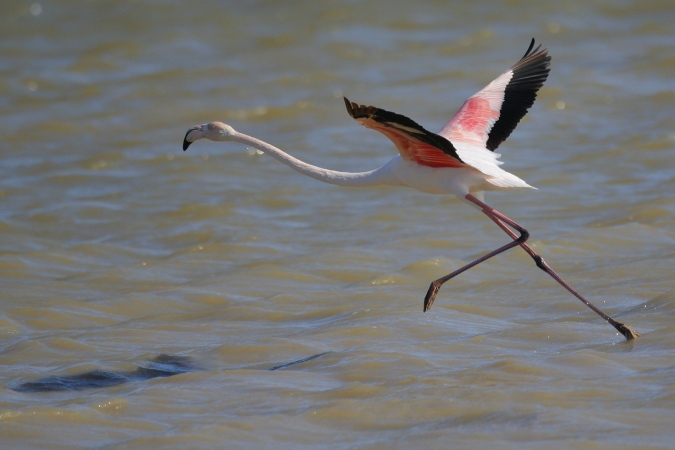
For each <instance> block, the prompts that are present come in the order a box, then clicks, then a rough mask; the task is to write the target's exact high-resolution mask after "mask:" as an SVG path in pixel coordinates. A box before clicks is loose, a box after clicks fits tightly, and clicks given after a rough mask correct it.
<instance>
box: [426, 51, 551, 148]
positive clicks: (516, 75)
mask: <svg viewBox="0 0 675 450" xmlns="http://www.w3.org/2000/svg"><path fill="white" fill-rule="evenodd" d="M533 47H534V39H532V42H531V43H530V47H529V48H528V49H527V52H525V55H524V56H523V57H522V58H521V59H520V61H518V62H517V63H516V64H515V65H514V66H513V67H511V68H510V69H509V70H507V71H506V72H504V73H503V74H501V75H500V76H499V77H497V78H496V79H495V80H494V81H493V82H492V83H490V84H488V85H487V86H486V87H485V88H484V89H483V90H481V91H480V92H478V93H476V94H475V95H473V96H471V97H470V98H469V99H468V100H467V101H466V102H464V105H462V107H461V108H460V109H459V111H457V114H455V115H454V117H453V118H452V119H450V122H448V123H447V125H445V126H444V127H443V129H442V130H441V131H440V133H438V134H439V135H440V136H443V137H445V138H447V139H448V140H450V141H451V142H454V143H457V144H459V143H465V144H469V145H479V146H480V147H483V148H487V149H488V150H495V149H496V148H497V147H498V146H499V144H501V143H502V142H503V141H504V140H505V139H506V138H507V137H509V135H510V134H511V132H512V131H513V130H514V128H516V125H518V122H520V119H522V118H523V116H524V115H525V114H526V113H527V110H528V109H529V108H530V107H531V106H532V104H533V103H534V100H535V99H536V98H537V91H538V90H539V88H541V86H542V85H543V84H544V82H545V81H546V78H547V77H548V73H549V71H550V66H551V57H550V56H549V55H548V51H547V50H546V49H544V50H539V48H540V47H541V46H539V47H537V48H536V49H534V51H532V48H533Z"/></svg>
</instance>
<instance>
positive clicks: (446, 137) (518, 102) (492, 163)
mask: <svg viewBox="0 0 675 450" xmlns="http://www.w3.org/2000/svg"><path fill="white" fill-rule="evenodd" d="M534 43H535V40H534V39H532V41H531V42H530V46H529V47H528V49H527V51H526V52H525V55H524V56H523V57H522V58H521V59H520V60H519V61H518V62H517V63H516V64H515V65H514V66H513V67H511V68H510V69H509V70H507V71H506V72H504V73H502V74H501V75H500V76H498V77H497V78H496V79H495V80H494V81H492V82H491V83H490V84H488V85H487V86H486V87H485V88H484V89H482V90H481V91H479V92H478V93H476V94H475V95H473V96H471V97H470V98H469V99H468V100H467V101H466V102H464V104H463V105H462V107H461V108H460V109H459V111H457V113H456V114H455V115H454V116H453V117H452V119H450V121H449V122H448V123H447V124H446V125H445V126H444V127H443V128H442V129H441V131H440V132H439V133H438V134H435V133H431V132H429V131H427V130H426V129H424V128H423V127H422V126H420V125H419V124H418V123H416V122H414V121H413V120H411V119H409V118H408V117H405V116H403V115H400V114H396V113H393V112H390V111H386V110H384V109H380V108H376V107H374V106H365V105H359V104H357V103H353V102H350V101H349V100H348V99H347V98H346V97H345V98H344V102H345V106H346V107H347V112H348V113H349V115H350V116H351V117H352V118H354V119H355V120H356V121H357V122H358V123H360V124H361V125H363V126H365V127H367V128H370V129H373V130H377V131H379V132H380V133H382V134H384V135H385V136H386V137H388V138H389V139H390V140H391V141H392V142H393V143H394V145H395V146H396V148H397V149H398V152H399V154H398V155H397V156H395V157H394V158H392V159H391V160H390V161H389V162H387V163H386V164H385V165H383V166H382V167H379V168H377V169H374V170H370V171H367V172H357V173H351V172H339V171H335V170H329V169H325V168H322V167H317V166H314V165H311V164H308V163H306V162H304V161H301V160H299V159H297V158H294V157H293V156H291V155H289V154H287V153H285V152H283V151H282V150H280V149H278V148H276V147H274V146H273V145H270V144H268V143H266V142H264V141H261V140H259V139H257V138H255V137H252V136H248V135H246V134H242V133H239V132H237V131H235V130H234V128H232V127H231V126H229V125H227V124H224V123H222V122H211V123H208V124H203V125H197V126H194V127H192V128H190V129H189V130H188V131H187V133H186V134H185V137H184V139H183V150H187V148H188V147H189V146H190V144H192V143H193V142H195V141H196V140H198V139H202V138H205V139H209V140H212V141H235V142H239V143H242V144H244V145H247V146H250V147H254V148H256V149H258V150H260V151H262V152H264V153H266V154H268V155H270V156H271V157H273V158H275V159H276V160H278V161H280V162H281V163H283V164H286V165H287V166H289V167H291V168H292V169H294V170H296V171H297V172H300V173H301V174H303V175H307V176H309V177H312V178H314V179H316V180H319V181H322V182H325V183H330V184H334V185H338V186H351V187H363V186H377V185H390V186H405V187H409V188H413V189H417V190H418V191H421V192H425V193H430V194H453V195H455V196H457V197H458V198H459V199H461V200H463V201H464V202H466V203H468V204H469V205H471V206H473V207H476V208H478V209H479V210H480V211H482V212H483V214H485V215H486V216H487V217H488V218H489V219H490V220H492V221H493V222H494V223H495V224H496V225H497V226H498V227H499V228H501V229H502V230H503V231H504V232H505V233H506V234H507V235H508V236H509V237H510V238H511V240H510V241H509V242H508V243H507V244H506V245H503V246H502V247H499V248H498V249H496V250H493V251H491V252H489V253H487V254H486V255H484V256H481V257H480V258H478V259H476V260H475V261H473V262H471V263H469V264H467V265H465V266H463V267H461V268H459V269H457V270H455V271H454V272H452V273H450V274H448V275H446V276H444V277H441V278H439V279H437V280H435V281H433V282H432V283H431V285H430V286H429V290H428V291H427V294H426V296H425V298H424V306H423V311H424V312H426V311H427V310H429V308H430V307H431V305H432V304H433V303H434V300H435V299H436V295H437V293H438V290H439V289H440V288H441V286H442V285H443V284H444V283H446V282H447V281H448V280H450V279H452V278H454V277H456V276H457V275H459V274H460V273H462V272H464V271H466V270H468V269H470V268H472V267H474V266H476V265H477V264H480V263H482V262H483V261H486V260H488V259H490V258H492V257H493V256H496V255H498V254H500V253H503V252H505V251H507V250H509V249H511V248H513V247H517V246H520V247H521V248H522V249H523V250H524V251H525V252H527V254H528V255H530V256H531V257H532V259H533V260H534V262H535V264H536V266H537V267H539V268H540V269H541V270H543V271H544V272H546V273H547V274H549V275H550V276H551V277H552V278H553V279H554V280H555V281H557V282H558V283H560V285H562V286H563V287H564V288H565V289H567V290H568V291H569V292H570V293H571V294H572V295H574V296H575V297H576V298H578V299H579V300H580V301H581V302H583V303H584V304H585V305H586V306H588V307H589V308H590V309H592V310H593V311H594V312H596V313H597V314H598V315H600V317H602V318H603V319H605V320H606V321H607V322H609V324H611V325H612V326H614V328H616V330H617V331H619V332H620V333H621V334H622V335H623V336H624V337H625V338H626V340H632V339H635V338H636V337H638V336H639V334H638V333H637V332H635V331H633V330H632V329H631V328H630V327H629V326H627V325H625V324H623V323H621V322H618V321H616V320H614V319H612V318H611V317H610V316H608V315H607V314H605V313H604V312H602V311H601V310H600V309H599V308H598V307H596V306H595V305H593V304H592V303H591V302H589V301H588V300H586V299H585V298H584V297H583V296H582V295H581V294H580V293H579V292H577V291H576V290H575V289H573V288H572V287H571V286H570V285H569V284H568V283H567V282H566V281H564V280H563V279H562V278H561V277H560V276H559V275H558V274H557V273H556V272H555V271H554V270H553V269H552V268H551V267H550V266H549V265H548V264H547V263H546V262H545V261H544V259H543V258H542V257H541V256H539V255H538V254H537V253H536V252H535V251H534V250H533V249H532V247H530V246H529V245H528V244H527V243H526V241H527V240H528V238H529V233H528V231H527V230H526V229H525V228H523V227H522V226H521V225H519V224H518V223H516V222H515V221H513V220H511V219H510V218H508V217H507V216H505V215H504V214H502V213H500V212H499V211H497V210H495V209H494V208H492V207H490V206H488V205H487V204H485V203H484V193H485V192H486V191H499V190H508V189H515V188H531V189H534V188H533V187H532V186H530V185H529V184H527V183H526V182H525V181H523V180H522V179H520V178H518V177H517V176H515V175H513V174H511V173H509V172H506V171H505V170H503V169H502V168H501V167H499V166H500V165H501V164H502V162H501V161H499V160H498V158H499V157H500V156H501V155H500V154H499V153H495V150H496V149H497V147H498V146H499V144H501V143H502V142H503V141H504V140H505V139H506V138H507V137H509V135H510V134H511V132H512V131H513V130H514V128H515V127H516V125H517V124H518V122H519V121H520V119H522V118H523V116H525V114H526V113H527V110H528V109H529V108H530V107H531V106H532V105H533V103H534V100H535V99H536V97H537V91H538V90H539V88H541V87H542V85H543V84H544V82H545V81H546V78H547V77H548V74H549V71H550V61H551V57H550V56H549V54H548V50H546V49H541V45H539V46H537V48H534ZM516 232H517V233H518V234H519V235H516Z"/></svg>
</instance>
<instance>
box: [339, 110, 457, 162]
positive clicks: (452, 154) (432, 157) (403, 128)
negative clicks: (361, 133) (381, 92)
mask: <svg viewBox="0 0 675 450" xmlns="http://www.w3.org/2000/svg"><path fill="white" fill-rule="evenodd" d="M344 100H345V105H346V106H347V112H349V115H350V116H352V117H353V118H354V119H355V120H356V121H357V122H359V123H360V124H361V125H363V126H365V127H367V128H371V129H373V130H377V131H379V132H380V133H382V134H384V135H385V136H387V137H388V138H389V139H391V141H392V142H393V143H394V145H396V148H397V149H398V151H399V153H400V154H401V158H403V159H405V160H408V161H415V162H416V163H418V164H421V165H424V166H429V167H462V166H464V163H463V161H462V160H461V159H460V157H459V155H457V151H456V150H455V148H454V147H453V145H452V144H451V143H450V141H448V140H447V139H446V138H444V137H442V136H439V135H437V134H434V133H431V132H429V131H427V130H425V129H424V128H423V127H422V126H421V125H419V124H418V123H417V122H415V121H413V120H411V119H409V118H407V117H405V116H402V115H400V114H396V113H393V112H390V111H385V110H384V109H380V108H376V107H374V106H365V105H358V104H356V103H352V102H350V101H349V100H347V98H346V97H345V99H344Z"/></svg>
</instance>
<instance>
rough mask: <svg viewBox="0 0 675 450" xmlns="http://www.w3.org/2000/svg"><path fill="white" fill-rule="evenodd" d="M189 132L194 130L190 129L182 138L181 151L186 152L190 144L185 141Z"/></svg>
mask: <svg viewBox="0 0 675 450" xmlns="http://www.w3.org/2000/svg"><path fill="white" fill-rule="evenodd" d="M190 131H194V128H190V129H189V130H187V133H185V137H184V138H183V151H185V150H187V148H188V147H189V146H190V144H192V142H190V141H188V140H187V137H188V134H190Z"/></svg>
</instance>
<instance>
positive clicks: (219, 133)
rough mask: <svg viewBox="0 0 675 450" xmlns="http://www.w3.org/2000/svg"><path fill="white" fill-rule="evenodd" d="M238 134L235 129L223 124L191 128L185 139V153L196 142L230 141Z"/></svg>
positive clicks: (216, 123) (206, 124)
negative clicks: (204, 140)
mask: <svg viewBox="0 0 675 450" xmlns="http://www.w3.org/2000/svg"><path fill="white" fill-rule="evenodd" d="M236 134H237V132H236V131H234V128H232V127H231V126H229V125H227V124H225V123H223V122H211V123H205V124H203V125H195V126H194V127H192V128H190V129H189V130H188V131H187V133H185V137H184V138H183V151H185V150H187V148H188V147H189V146H190V144H192V143H193V142H194V141H196V140H198V139H202V138H206V139H210V140H212V141H229V140H231V139H232V137H233V136H234V135H236Z"/></svg>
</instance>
